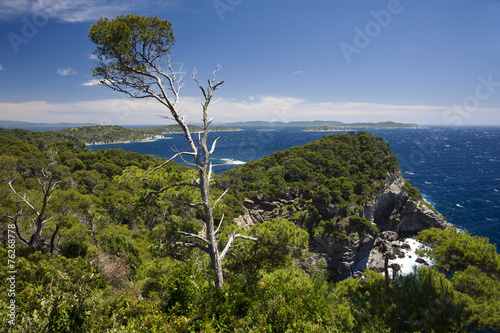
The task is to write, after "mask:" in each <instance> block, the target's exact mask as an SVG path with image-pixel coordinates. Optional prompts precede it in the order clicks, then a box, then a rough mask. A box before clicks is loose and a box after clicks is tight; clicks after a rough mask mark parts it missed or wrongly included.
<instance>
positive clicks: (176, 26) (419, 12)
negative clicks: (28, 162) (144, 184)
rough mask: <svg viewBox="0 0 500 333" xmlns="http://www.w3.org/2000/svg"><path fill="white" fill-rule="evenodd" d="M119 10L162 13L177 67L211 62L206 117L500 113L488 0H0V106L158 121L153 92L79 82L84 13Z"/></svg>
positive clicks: (203, 74)
mask: <svg viewBox="0 0 500 333" xmlns="http://www.w3.org/2000/svg"><path fill="white" fill-rule="evenodd" d="M125 13H134V14H139V15H148V16H149V15H151V16H153V15H154V16H158V17H160V18H162V19H168V20H169V21H171V22H172V24H173V30H174V35H175V37H176V46H175V49H174V52H175V58H174V62H176V63H177V64H178V65H179V66H180V65H182V66H183V67H182V69H183V70H184V71H186V72H187V73H188V74H190V73H191V72H192V70H193V68H195V67H196V68H197V70H198V78H199V79H200V80H203V81H205V79H208V78H209V77H210V76H211V73H212V70H213V69H214V68H215V67H216V66H217V65H218V64H220V65H221V66H222V70H221V71H220V72H219V77H220V78H221V79H223V80H224V81H225V83H224V85H223V86H222V87H221V89H220V90H218V91H217V95H216V98H215V99H214V100H213V103H212V108H211V110H210V112H211V114H212V115H213V117H214V118H215V120H216V122H219V123H222V122H228V121H238V120H268V121H285V122H287V121H298V120H316V119H319V120H340V121H344V122H354V121H371V122H376V121H388V120H391V121H398V122H412V123H418V124H435V125H500V38H499V36H500V20H499V19H498V18H499V17H500V1H498V0H475V1H472V0H467V1H465V0H413V1H412V0H387V1H378V0H376V1H375V0H363V1H361V0H359V1H358V0H351V1H347V0H335V1H332V0H314V1H309V2H306V1H290V0H288V1H284V0H273V1H269V0H268V1H264V0H215V1H214V0H184V1H181V0H169V1H157V0H123V1H118V0H90V1H89V0H36V1H33V0H0V120H26V121H32V122H90V123H99V124H117V125H127V124H163V123H165V120H161V119H158V115H161V114H164V113H165V110H164V109H162V107H160V106H158V105H157V104H155V103H153V102H147V103H145V102H144V101H135V100H130V99H127V98H126V97H125V96H122V95H120V94H119V93H117V92H113V91H111V90H110V89H108V88H106V87H103V86H96V85H93V84H92V74H91V68H92V66H93V65H95V62H94V60H93V59H92V53H93V51H94V45H92V43H91V42H90V41H89V39H88V37H87V34H88V30H89V27H90V25H91V24H93V23H94V22H95V21H96V20H97V19H98V18H99V17H101V16H107V17H109V18H112V17H115V16H116V15H119V14H125ZM185 82H186V87H185V88H184V89H183V90H182V91H181V106H182V108H183V110H185V112H186V114H187V116H188V119H189V120H190V121H192V122H195V123H196V122H199V119H200V105H199V102H200V101H201V99H200V93H199V91H198V88H197V87H196V86H195V84H194V82H192V80H191V79H190V75H187V76H186V77H185Z"/></svg>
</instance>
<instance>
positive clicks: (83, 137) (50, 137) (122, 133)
mask: <svg viewBox="0 0 500 333" xmlns="http://www.w3.org/2000/svg"><path fill="white" fill-rule="evenodd" d="M189 129H190V130H191V132H193V133H195V132H199V131H202V130H203V127H202V126H196V125H189ZM211 130H212V131H215V132H218V131H238V130H239V129H235V128H228V127H214V128H212V129H211ZM181 132H182V130H181V128H180V127H179V126H178V125H168V126H158V127H146V128H125V127H122V126H114V125H96V126H85V127H75V128H66V129H61V130H54V131H37V132H32V131H27V130H22V129H3V128H0V135H2V136H6V137H16V138H20V139H22V140H33V139H36V140H39V141H44V140H45V141H52V142H54V141H71V142H73V143H75V144H79V145H82V146H84V145H86V144H96V143H118V142H128V141H147V140H150V139H153V138H161V137H163V134H173V133H181Z"/></svg>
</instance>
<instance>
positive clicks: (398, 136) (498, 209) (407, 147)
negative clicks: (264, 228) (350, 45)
mask: <svg viewBox="0 0 500 333" xmlns="http://www.w3.org/2000/svg"><path fill="white" fill-rule="evenodd" d="M304 129H305V127H287V126H285V127H262V128H256V127H243V128H242V130H241V131H227V132H212V133H210V136H209V141H210V142H213V140H215V139H216V138H218V137H220V139H219V140H218V141H217V145H216V148H215V152H214V154H213V155H212V157H213V163H214V165H221V164H223V165H222V166H216V167H214V172H215V173H222V172H224V171H226V170H229V169H232V168H234V167H236V166H238V165H241V164H244V163H246V162H248V161H251V160H255V159H258V158H261V157H262V156H265V155H269V154H271V153H273V152H275V151H280V150H285V149H289V148H291V147H293V146H299V145H303V144H306V143H308V142H311V141H314V140H318V139H320V138H321V137H322V136H323V135H328V134H333V133H334V132H306V131H304ZM352 130H354V131H361V130H363V131H366V132H370V133H373V134H374V135H375V136H380V137H382V138H383V139H384V140H385V141H386V142H388V143H389V144H390V145H391V147H392V148H391V149H392V152H393V153H395V154H397V158H398V160H399V163H400V169H401V172H402V173H403V176H404V177H405V178H406V179H408V180H409V181H410V183H411V184H412V185H414V186H416V187H417V188H418V189H419V190H420V191H421V192H422V194H423V196H424V199H425V200H426V201H427V202H429V203H431V204H432V205H433V206H434V207H435V208H436V209H437V210H438V211H439V212H440V213H441V214H442V215H443V216H445V217H446V218H447V220H448V222H450V223H452V224H454V225H455V226H456V227H457V228H459V229H462V230H466V231H468V232H469V233H470V234H472V235H476V236H481V237H487V238H489V240H490V242H492V243H494V244H497V245H498V244H500V145H499V142H500V127H428V128H418V129H406V128H405V129H403V128H397V129H383V128H363V129H352ZM88 148H89V149H90V150H93V151H97V150H101V149H108V148H121V149H124V150H125V151H133V152H138V153H141V154H151V155H154V156H157V157H162V158H170V157H172V156H173V155H174V151H175V150H179V151H183V150H187V148H188V147H187V145H186V142H185V139H184V138H183V137H182V136H181V135H177V134H169V135H166V136H165V139H160V140H157V141H151V142H133V143H123V144H109V145H93V146H88ZM175 161H176V162H178V163H180V164H184V162H183V161H182V160H180V159H176V160H175ZM188 162H189V161H188Z"/></svg>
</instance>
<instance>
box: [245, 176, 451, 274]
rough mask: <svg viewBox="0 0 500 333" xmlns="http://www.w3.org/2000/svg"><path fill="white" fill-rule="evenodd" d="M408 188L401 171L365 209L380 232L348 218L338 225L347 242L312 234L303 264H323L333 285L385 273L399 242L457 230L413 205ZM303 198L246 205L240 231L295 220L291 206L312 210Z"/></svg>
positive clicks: (329, 212)
mask: <svg viewBox="0 0 500 333" xmlns="http://www.w3.org/2000/svg"><path fill="white" fill-rule="evenodd" d="M404 185H405V182H404V179H403V177H402V175H401V173H400V172H397V173H393V174H391V175H390V176H389V177H388V179H387V186H385V188H384V189H383V190H382V191H380V192H379V193H378V195H377V196H376V197H375V198H373V199H372V200H371V201H369V202H368V203H367V204H366V205H365V206H364V207H363V212H362V213H360V214H359V215H360V216H361V217H364V218H365V219H367V220H368V221H369V222H371V223H372V225H373V226H376V228H373V227H370V226H369V225H368V226H367V225H366V224H360V223H353V222H352V221H351V222H350V221H349V220H348V219H344V220H342V221H340V222H338V223H337V224H336V225H335V227H336V228H340V227H341V228H342V229H341V230H342V236H341V237H339V236H334V235H331V234H330V235H327V236H325V235H321V234H317V233H312V234H311V232H310V235H311V236H310V240H309V251H310V252H311V255H310V256H308V257H307V258H305V259H303V260H301V261H300V262H299V263H298V265H299V266H300V267H302V268H304V269H306V270H308V269H309V268H311V267H312V266H315V265H317V264H318V262H320V261H321V262H323V264H324V265H325V267H326V268H327V269H328V271H329V273H330V278H331V279H332V280H342V279H345V278H348V277H350V276H357V275H360V274H361V272H362V271H364V270H365V269H367V268H368V269H375V270H378V271H383V270H384V260H385V257H388V258H389V259H390V258H394V257H395V256H396V254H397V253H398V250H397V246H400V245H399V244H398V243H397V242H396V240H398V239H400V238H405V237H411V236H413V235H415V234H416V233H418V232H419V231H421V230H424V229H428V228H432V227H436V228H448V227H451V224H449V223H447V222H446V221H445V220H444V218H443V217H442V216H441V215H439V214H437V213H435V212H434V211H433V210H431V209H429V208H428V207H427V206H425V205H424V204H423V203H420V202H416V201H414V200H412V199H411V198H410V195H409V194H408V193H407V192H406V191H405V190H404ZM301 196H302V194H301V193H300V192H288V193H286V194H284V195H283V196H280V197H279V198H278V197H272V198H271V197H262V196H261V197H256V198H250V199H247V200H245V202H244V203H243V205H244V207H245V209H246V213H245V214H244V215H242V216H240V217H238V218H237V219H236V222H237V224H238V225H239V226H240V227H242V228H248V227H250V226H251V225H252V224H255V223H261V222H263V221H268V220H271V219H273V218H276V217H284V218H289V217H290V216H291V215H292V213H290V210H289V209H287V208H286V207H290V206H291V205H295V207H299V208H300V209H304V210H305V209H307V207H300V205H297V203H298V201H299V198H300V197H301ZM317 209H318V210H319V211H320V213H321V216H322V218H323V219H325V218H326V219H328V218H333V217H335V216H336V215H337V213H338V212H337V211H336V210H335V209H333V208H332V205H328V204H323V205H319V206H317ZM377 228H378V230H377Z"/></svg>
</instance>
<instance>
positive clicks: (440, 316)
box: [0, 131, 500, 332]
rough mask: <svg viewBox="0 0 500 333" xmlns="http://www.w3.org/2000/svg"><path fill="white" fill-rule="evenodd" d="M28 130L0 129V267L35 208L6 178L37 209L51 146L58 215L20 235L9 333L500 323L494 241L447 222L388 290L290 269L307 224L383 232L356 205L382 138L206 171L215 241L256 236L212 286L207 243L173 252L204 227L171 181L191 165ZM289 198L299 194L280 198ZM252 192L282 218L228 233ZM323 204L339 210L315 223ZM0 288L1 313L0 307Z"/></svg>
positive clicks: (325, 144) (328, 231)
mask: <svg viewBox="0 0 500 333" xmlns="http://www.w3.org/2000/svg"><path fill="white" fill-rule="evenodd" d="M37 133H38V132H26V131H2V134H3V135H0V164H1V170H2V173H1V174H0V176H1V177H2V181H3V182H2V183H1V184H0V199H1V200H0V206H1V212H2V214H1V216H0V229H1V236H0V241H1V242H2V247H1V248H0V260H1V261H2V262H3V263H7V260H8V259H9V254H10V253H9V252H8V251H7V249H9V247H8V245H9V244H12V242H9V239H8V237H7V235H8V234H9V232H8V230H12V229H11V227H10V226H11V225H13V223H14V221H13V220H12V217H14V216H17V221H16V223H17V224H18V225H19V227H20V233H21V234H22V235H25V237H27V235H29V234H30V233H31V232H32V229H31V227H30V223H31V221H32V218H33V217H34V213H33V212H32V211H30V209H28V207H27V206H26V205H25V204H23V202H21V201H20V200H19V198H18V197H15V196H14V195H13V194H12V191H11V190H10V189H9V187H8V186H7V183H6V182H5V180H7V178H6V177H7V176H9V175H12V174H17V177H16V178H15V181H14V182H13V183H12V186H13V187H14V188H15V189H16V191H17V192H18V193H20V194H26V199H27V200H29V202H31V203H33V205H34V206H35V207H38V206H39V205H40V204H41V202H42V201H41V200H42V196H41V187H40V185H39V183H38V182H37V179H38V180H39V179H41V178H40V176H41V171H42V170H44V168H47V166H48V164H50V160H51V159H50V156H51V155H50V152H52V153H53V152H56V153H57V154H55V155H53V156H54V160H55V162H56V163H55V164H52V165H51V167H50V171H51V175H52V177H53V182H54V183H55V184H57V186H56V188H55V189H54V191H53V192H52V199H51V200H50V201H49V202H48V205H47V209H46V213H47V216H50V217H52V216H53V218H52V219H51V220H50V221H49V222H47V223H46V224H45V225H44V228H43V230H42V233H41V238H40V240H39V241H38V242H37V243H36V244H34V245H33V246H27V245H24V244H23V243H22V242H21V241H20V240H19V239H16V243H15V250H16V251H15V265H16V266H15V268H16V271H17V273H16V295H15V301H16V320H15V324H16V325H15V326H13V327H11V326H10V324H9V322H8V320H9V318H8V317H7V316H5V315H4V316H2V318H1V319H0V323H1V327H4V328H7V327H10V328H11V331H12V332H264V331H265V332H403V331H404V332H417V331H418V332H432V331H433V332H448V331H456V332H470V331H474V330H477V329H490V330H496V331H498V330H500V316H499V311H498V308H499V306H500V304H499V300H500V294H499V290H500V281H499V278H500V258H499V255H498V254H497V250H496V247H495V246H493V245H492V244H490V243H489V242H488V240H487V239H484V238H480V237H472V236H471V235H469V234H467V233H463V232H458V231H456V230H455V229H450V230H434V229H431V230H428V231H424V232H422V233H421V234H420V236H419V239H420V240H421V241H422V242H424V243H426V244H427V245H429V246H430V247H431V248H430V249H429V250H426V251H428V254H429V255H431V257H432V258H433V259H434V260H435V262H436V267H435V268H432V269H431V268H422V269H420V270H418V271H416V272H415V273H414V274H412V275H410V276H407V277H398V278H396V279H395V280H393V281H389V283H388V281H387V280H386V279H385V278H384V276H383V275H381V274H379V273H376V272H371V271H367V272H365V273H364V278H362V279H347V280H344V281H341V282H337V283H333V282H330V281H328V279H327V275H326V272H325V271H324V270H323V268H322V267H321V266H319V267H317V268H315V269H312V270H310V271H309V272H308V273H306V272H304V271H302V270H300V269H298V268H296V267H295V264H294V262H295V261H296V260H297V258H300V257H301V256H303V255H304V254H305V253H307V241H308V238H309V236H310V235H311V233H317V234H322V235H330V236H333V237H336V238H338V239H341V238H342V237H349V235H350V233H351V231H352V230H356V231H357V232H367V233H372V234H377V233H378V230H377V229H376V227H375V226H373V225H372V224H371V223H370V222H369V221H368V220H366V219H364V218H362V217H360V216H359V214H357V213H358V211H359V207H361V205H362V204H363V203H364V202H366V201H367V200H369V199H370V197H371V196H373V195H374V194H375V193H376V192H377V191H378V190H379V189H381V188H382V187H383V186H384V184H385V181H386V177H387V174H388V173H391V172H397V167H398V166H397V161H396V159H395V157H394V156H393V155H392V154H391V153H390V150H389V145H388V144H387V143H385V142H384V141H383V140H382V139H380V138H375V137H373V136H371V135H370V134H367V133H364V132H360V133H357V134H354V133H349V134H338V135H333V136H325V137H324V138H323V139H321V140H319V141H317V142H313V143H311V144H308V145H305V146H303V147H294V148H292V149H290V150H288V151H285V152H277V153H275V154H273V155H271V156H268V157H265V158H263V159H261V160H258V161H254V162H249V163H248V164H247V165H243V166H241V167H238V168H236V169H233V170H232V171H230V172H227V173H224V174H223V175H221V176H218V177H217V178H215V184H214V187H213V188H212V192H213V193H212V195H213V198H214V199H215V198H218V196H219V195H220V194H221V193H222V191H223V190H224V189H225V188H227V187H228V186H229V188H230V191H229V192H228V194H227V195H226V196H225V197H224V199H223V200H222V202H221V204H219V205H218V206H217V209H216V211H215V217H216V220H217V221H220V220H221V218H222V216H223V215H224V219H223V223H222V226H220V235H221V236H220V237H221V238H222V239H223V240H224V239H227V238H229V237H230V236H231V235H232V234H233V233H234V232H235V231H238V232H240V233H243V234H245V235H248V236H254V237H257V238H258V239H259V240H258V242H256V243H253V242H252V243H246V242H247V241H246V240H244V239H240V240H237V241H236V242H235V245H237V246H235V247H233V248H232V249H231V252H232V253H231V254H230V255H229V256H228V257H227V259H226V260H228V261H227V263H226V265H225V266H224V268H225V271H224V275H225V281H226V284H225V285H224V287H223V288H222V289H220V288H216V287H215V286H214V285H213V282H212V281H213V277H212V275H213V273H212V271H211V270H210V260H209V259H208V258H207V255H205V254H204V252H202V251H200V250H199V249H196V248H192V249H188V248H183V247H177V246H175V242H181V241H186V240H187V238H185V237H184V236H182V235H179V234H178V231H180V230H182V231H185V232H190V233H194V234H198V233H202V232H203V228H202V225H200V221H201V220H202V218H203V212H202V211H201V209H200V207H199V206H197V205H195V203H197V202H199V200H200V197H199V196H200V195H199V192H197V191H194V190H193V189H191V188H190V187H183V186H178V184H179V183H182V182H190V181H192V179H193V178H194V177H196V176H197V173H196V172H195V171H194V170H192V169H189V168H186V167H182V166H179V165H176V164H175V163H169V164H168V165H166V166H165V167H163V168H161V169H159V170H157V171H154V172H153V171H152V170H153V168H154V167H156V166H159V165H161V164H162V163H163V162H164V160H162V159H157V158H153V157H152V156H148V155H146V156H143V155H139V154H136V153H130V152H125V151H123V150H121V149H109V150H105V151H98V152H92V151H90V150H88V149H86V148H84V147H83V146H82V145H79V144H75V143H74V142H71V141H59V140H58V139H55V140H50V138H48V137H43V135H40V134H37ZM17 134H19V136H17ZM408 186H410V185H409V184H408ZM292 192H293V193H292ZM411 192H412V193H413V194H412V195H413V196H416V197H418V193H417V192H416V191H411ZM291 194H293V197H295V195H296V194H298V199H297V200H290V197H292V195H291ZM257 197H261V198H262V197H269V198H270V197H274V198H277V199H279V198H282V199H283V200H284V201H286V202H287V203H284V204H283V206H282V207H280V209H281V212H282V213H285V215H286V214H288V216H289V218H286V219H285V218H274V219H270V220H269V221H266V222H264V223H258V224H256V225H254V226H252V227H250V228H249V229H248V230H240V229H238V227H237V226H236V224H235V223H234V221H233V219H234V218H235V217H237V216H239V215H240V214H242V213H243V212H244V209H243V207H242V205H241V203H242V201H243V200H244V199H246V198H257ZM287 198H288V199H287ZM287 200H288V201H287ZM193 204H194V205H193ZM328 211H330V212H333V214H336V217H332V218H330V217H329V218H325V216H327V215H328ZM19 212H21V213H20V214H18V213H19ZM218 227H219V226H218ZM56 228H59V229H58V231H57V233H54V231H55V230H56ZM53 235H55V236H54V237H53ZM52 238H53V240H52ZM51 243H53V245H54V251H53V253H50V249H51ZM239 244H240V245H242V244H245V246H238V245H239ZM7 277H8V273H7V270H6V269H3V270H2V271H0V279H2V280H4V281H5V280H6V279H7ZM3 295H4V296H3V297H0V306H2V307H3V308H6V307H7V305H8V303H7V302H8V301H9V299H8V298H7V297H6V293H4V294H3Z"/></svg>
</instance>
